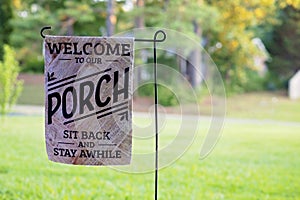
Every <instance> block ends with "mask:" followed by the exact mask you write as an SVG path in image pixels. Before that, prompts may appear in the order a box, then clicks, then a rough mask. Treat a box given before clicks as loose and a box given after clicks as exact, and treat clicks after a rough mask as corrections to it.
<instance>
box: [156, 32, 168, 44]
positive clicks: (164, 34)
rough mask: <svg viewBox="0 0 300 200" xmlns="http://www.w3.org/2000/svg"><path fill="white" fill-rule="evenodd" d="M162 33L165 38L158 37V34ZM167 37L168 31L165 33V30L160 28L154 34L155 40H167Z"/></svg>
mask: <svg viewBox="0 0 300 200" xmlns="http://www.w3.org/2000/svg"><path fill="white" fill-rule="evenodd" d="M160 33H162V34H163V38H161V39H157V36H158V34H160ZM166 38H167V35H166V33H165V32H164V31H163V30H158V31H156V32H155V34H154V42H163V41H165V40H166Z"/></svg>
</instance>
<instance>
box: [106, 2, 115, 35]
mask: <svg viewBox="0 0 300 200" xmlns="http://www.w3.org/2000/svg"><path fill="white" fill-rule="evenodd" d="M114 7H115V0H108V1H107V10H106V11H107V17H106V31H107V36H112V35H113V34H114V32H115V25H116V21H117V18H116V15H115V12H114Z"/></svg>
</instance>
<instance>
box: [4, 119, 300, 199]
mask: <svg viewBox="0 0 300 200" xmlns="http://www.w3.org/2000/svg"><path fill="white" fill-rule="evenodd" d="M1 120H2V121H1ZM43 120H44V119H43V117H24V116H15V117H13V116H9V117H7V118H6V119H4V120H3V119H0V138H1V139H0V158H1V161H0V199H1V200H2V199H5V200H6V199H9V200H10V199H30V200H32V199H47V200H48V199H55V200H56V199H117V200H119V199H133V200H135V199H153V192H154V191H153V190H154V187H153V174H151V173H150V174H149V173H148V174H130V173H122V172H119V171H116V170H114V169H111V168H109V167H86V166H70V165H63V164H57V163H53V162H50V161H48V159H47V156H46V150H45V144H44V131H43V126H44V125H43ZM135 121H136V122H137V123H140V122H142V121H143V119H142V118H139V117H138V118H136V119H135ZM168 123H170V124H169V125H170V126H166V130H164V131H163V134H161V137H160V140H161V145H163V144H167V143H168V142H169V141H168V140H169V139H170V138H172V137H173V136H174V135H173V133H174V131H173V130H172V128H170V127H173V126H174V127H176V125H178V124H179V123H180V122H179V121H178V120H177V119H174V118H172V119H170V120H169V122H168ZM191 123H193V122H192V119H191ZM208 127H209V123H208V121H205V120H204V121H201V124H200V129H199V134H198V137H197V138H196V140H195V142H194V143H193V145H192V146H191V147H190V149H189V150H188V151H187V152H186V153H185V154H184V156H183V157H181V158H180V159H179V160H178V161H176V162H175V163H173V164H172V165H171V166H169V167H167V168H165V169H162V170H160V174H159V199H172V200H173V199H179V200H181V199H195V200H198V199H204V200H211V199H228V200H235V199H241V200H251V199H253V200H257V199H260V200H265V199H266V200H267V199H269V200H282V199H291V200H292V199H293V200H296V199H300V156H299V155H300V125H299V124H274V123H273V124H272V123H258V122H253V121H230V122H228V123H226V125H225V127H224V131H223V134H222V137H221V139H220V140H219V142H218V144H217V146H216V148H215V149H214V151H213V152H212V153H211V154H210V155H209V156H208V157H207V158H206V159H204V160H199V152H200V147H201V143H202V139H203V138H204V134H205V130H207V128H208ZM186 131H190V130H186ZM145 144H146V143H145V142H144V143H139V142H134V151H140V150H141V149H143V148H144V145H145ZM149 145H150V146H151V145H152V144H151V142H149ZM145 162H147V161H145Z"/></svg>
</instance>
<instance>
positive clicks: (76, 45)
mask: <svg viewBox="0 0 300 200" xmlns="http://www.w3.org/2000/svg"><path fill="white" fill-rule="evenodd" d="M133 45H134V39H133V38H118V37H116V38H112V37H77V36H46V37H45V40H44V57H45V138H46V149H47V154H48V158H49V159H50V160H52V161H55V162H60V163H67V164H75V165H128V164H130V161H131V149H132V95H133V91H132V87H133V81H132V69H133Z"/></svg>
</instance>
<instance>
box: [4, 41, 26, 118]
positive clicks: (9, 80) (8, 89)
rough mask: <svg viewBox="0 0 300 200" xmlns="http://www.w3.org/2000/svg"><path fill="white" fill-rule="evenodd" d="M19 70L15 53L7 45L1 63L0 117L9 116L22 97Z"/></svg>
mask: <svg viewBox="0 0 300 200" xmlns="http://www.w3.org/2000/svg"><path fill="white" fill-rule="evenodd" d="M19 70H20V68H19V65H18V62H17V61H16V59H15V53H14V51H13V50H12V49H11V48H10V47H9V46H8V45H5V46H4V58H3V62H0V115H5V114H7V113H8V112H9V110H10V109H11V106H12V105H14V104H15V102H16V101H17V98H18V96H19V95H20V92H21V90H22V85H23V83H22V81H20V80H17V77H18V74H19Z"/></svg>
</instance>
